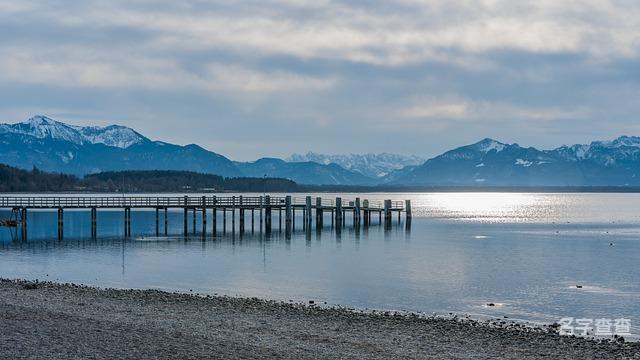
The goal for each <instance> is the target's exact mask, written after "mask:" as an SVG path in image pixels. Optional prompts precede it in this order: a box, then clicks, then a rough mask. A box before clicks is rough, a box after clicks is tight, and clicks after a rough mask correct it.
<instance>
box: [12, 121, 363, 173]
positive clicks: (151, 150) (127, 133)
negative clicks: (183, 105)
mask: <svg viewBox="0 0 640 360" xmlns="http://www.w3.org/2000/svg"><path fill="white" fill-rule="evenodd" d="M0 163H4V164H7V165H11V166H16V167H19V168H22V169H31V168H32V167H33V166H36V167H37V168H39V169H41V170H44V171H53V172H64V173H69V174H74V175H80V176H82V175H86V174H92V173H98V172H105V171H119V170H186V171H196V172H201V173H208V174H216V175H220V176H225V177H242V176H255V177H260V178H262V177H263V176H264V175H267V176H268V177H281V178H287V179H290V180H293V181H295V182H297V183H299V184H320V185H362V184H373V183H374V181H372V180H371V179H369V178H367V177H366V176H363V175H362V174H360V173H357V172H352V171H350V170H346V169H343V168H341V167H340V166H337V165H334V164H330V165H323V164H317V163H315V162H295V163H287V162H285V161H283V160H275V159H271V160H268V159H261V160H258V161H256V162H251V163H235V162H232V161H231V160H229V159H228V158H226V157H224V156H222V155H220V154H217V153H215V152H212V151H208V150H206V149H204V148H202V147H200V146H198V145H193V144H192V145H186V146H180V145H174V144H170V143H166V142H162V141H152V140H150V139H148V138H147V137H145V136H143V135H141V134H140V133H138V132H136V131H135V130H133V129H131V128H128V127H124V126H119V125H111V126H106V127H96V126H75V125H68V124H65V123H63V122H60V121H56V120H53V119H51V118H49V117H47V116H42V115H38V116H34V117H32V118H30V119H29V120H27V121H25V122H21V123H17V124H0Z"/></svg>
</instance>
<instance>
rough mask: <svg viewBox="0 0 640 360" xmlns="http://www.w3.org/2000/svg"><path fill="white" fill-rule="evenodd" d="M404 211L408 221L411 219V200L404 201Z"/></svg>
mask: <svg viewBox="0 0 640 360" xmlns="http://www.w3.org/2000/svg"><path fill="white" fill-rule="evenodd" d="M404 211H405V217H406V220H407V221H409V220H410V219H411V216H412V215H411V200H405V201H404Z"/></svg>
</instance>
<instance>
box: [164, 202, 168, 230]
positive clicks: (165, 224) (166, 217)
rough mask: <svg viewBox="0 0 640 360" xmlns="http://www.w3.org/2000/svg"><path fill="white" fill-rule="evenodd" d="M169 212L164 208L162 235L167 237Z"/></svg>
mask: <svg viewBox="0 0 640 360" xmlns="http://www.w3.org/2000/svg"><path fill="white" fill-rule="evenodd" d="M168 214H169V211H168V209H167V208H166V207H165V208H164V235H165V236H167V235H168V233H169V216H168Z"/></svg>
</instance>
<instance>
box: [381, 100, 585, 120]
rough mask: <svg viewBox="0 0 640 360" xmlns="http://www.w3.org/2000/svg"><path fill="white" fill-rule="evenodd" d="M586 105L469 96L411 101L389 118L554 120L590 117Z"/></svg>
mask: <svg viewBox="0 0 640 360" xmlns="http://www.w3.org/2000/svg"><path fill="white" fill-rule="evenodd" d="M591 115H592V112H591V110H590V109H588V108H584V107H583V108H571V109H564V108H558V107H552V106H551V107H550V106H544V107H532V106H526V105H515V104H508V103H499V102H489V101H472V100H469V99H436V100H434V99H426V100H414V101H413V104H411V105H409V106H407V107H403V108H401V109H399V110H396V111H395V113H394V115H393V116H392V118H400V119H402V118H404V119H412V120H415V119H417V120H420V119H422V120H434V119H435V120H457V121H463V122H464V121H478V120H483V119H484V120H487V119H490V120H496V119H511V120H535V121H556V120H565V119H582V118H586V117H590V116H591Z"/></svg>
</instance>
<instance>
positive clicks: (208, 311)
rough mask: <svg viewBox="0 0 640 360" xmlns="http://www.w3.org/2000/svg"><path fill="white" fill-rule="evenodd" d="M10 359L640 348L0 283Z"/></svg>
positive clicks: (532, 332) (411, 320) (234, 303)
mask: <svg viewBox="0 0 640 360" xmlns="http://www.w3.org/2000/svg"><path fill="white" fill-rule="evenodd" d="M0 310H1V311H0V329H2V332H1V333H0V354H1V357H2V358H11V359H27V358H29V359H33V358H37V359H62V358H65V359H68V358H78V359H80V358H82V359H169V358H181V359H202V358H212V359H216V358H224V359H267V358H282V359H307V358H309V359H310V358H313V359H341V358H354V359H356V358H357V359H390V358H394V359H403V358H404V359H495V358H501V359H540V358H549V359H551V358H564V359H573V358H576V359H577V358H581V359H587V358H588V359H640V344H638V343H633V342H624V341H615V340H614V341H611V340H606V341H603V340H592V339H584V338H574V337H566V336H559V335H558V334H557V329H556V328H555V327H553V326H548V327H545V326H541V327H525V326H521V325H519V324H506V323H505V322H478V321H473V320H468V319H464V320H463V319H458V318H436V317H423V316H418V315H415V314H414V315H411V314H394V313H389V312H379V313H362V312H357V311H353V310H350V309H343V308H323V307H318V306H315V305H310V304H295V303H283V302H275V301H266V300H261V299H256V298H236V297H226V296H201V295H191V294H183V293H170V292H163V291H158V290H123V289H99V288H94V287H86V286H81V285H75V284H56V283H49V282H46V283H43V282H29V281H22V280H7V279H4V280H0Z"/></svg>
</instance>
